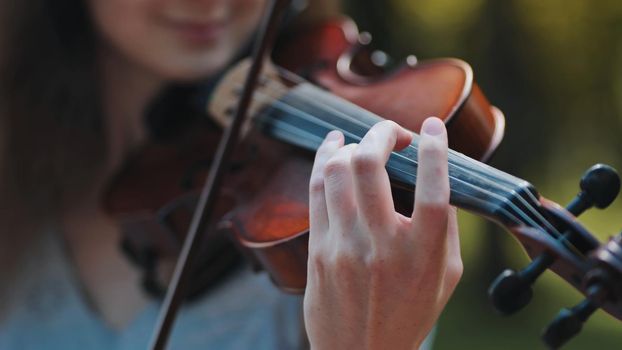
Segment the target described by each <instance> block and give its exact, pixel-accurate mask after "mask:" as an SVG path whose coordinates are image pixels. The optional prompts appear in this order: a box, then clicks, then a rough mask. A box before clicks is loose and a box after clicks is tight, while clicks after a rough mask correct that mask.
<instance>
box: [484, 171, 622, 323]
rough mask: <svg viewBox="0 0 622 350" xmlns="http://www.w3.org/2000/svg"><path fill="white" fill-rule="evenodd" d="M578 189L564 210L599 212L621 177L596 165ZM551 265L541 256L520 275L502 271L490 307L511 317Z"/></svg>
mask: <svg viewBox="0 0 622 350" xmlns="http://www.w3.org/2000/svg"><path fill="white" fill-rule="evenodd" d="M579 187H580V188H581V192H579V193H578V194H577V196H576V197H575V198H574V199H573V200H572V201H571V202H570V204H568V206H567V207H566V209H567V210H568V211H569V212H571V213H572V214H573V215H575V216H579V215H580V214H581V213H583V212H584V211H586V210H587V209H589V208H591V207H593V206H595V207H597V208H600V209H603V208H606V207H607V206H609V204H611V202H613V200H614V199H615V198H616V197H617V195H618V192H619V191H620V177H619V176H618V173H617V172H616V171H615V169H613V168H612V167H610V166H608V165H604V164H596V165H594V166H592V167H591V168H590V169H588V170H587V171H586V172H585V174H583V177H582V178H581V181H580V183H579ZM571 238H572V231H568V232H566V233H565V234H564V235H563V239H564V240H569V239H571ZM554 261H555V258H554V257H552V256H551V255H550V254H548V253H546V252H544V253H542V254H541V255H539V256H538V257H536V258H535V259H533V261H532V262H531V263H530V264H529V265H527V267H526V268H524V269H523V270H521V271H519V272H516V271H515V270H511V269H507V270H505V271H503V272H502V273H501V274H500V275H499V276H498V277H497V278H496V279H495V280H494V281H493V282H492V284H491V285H490V288H488V296H489V298H490V300H491V302H492V305H493V307H494V308H495V309H496V310H497V311H498V312H500V313H501V314H504V315H510V314H513V313H515V312H517V311H519V310H520V309H522V308H523V307H525V306H526V305H527V304H529V302H530V301H531V298H532V296H533V290H532V288H531V286H532V285H533V283H534V282H535V281H536V279H537V278H538V277H539V276H540V275H541V274H542V273H543V272H544V271H546V269H547V268H549V267H550V266H551V265H552V264H553V262H554Z"/></svg>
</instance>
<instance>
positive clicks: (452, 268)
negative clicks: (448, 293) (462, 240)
mask: <svg viewBox="0 0 622 350" xmlns="http://www.w3.org/2000/svg"><path fill="white" fill-rule="evenodd" d="M463 272H464V265H463V264H462V260H461V259H456V261H453V262H451V263H450V264H449V265H448V266H447V272H446V273H447V278H448V283H449V285H450V286H451V289H454V288H455V287H456V286H457V285H458V282H460V278H462V273H463Z"/></svg>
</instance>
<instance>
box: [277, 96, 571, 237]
mask: <svg viewBox="0 0 622 350" xmlns="http://www.w3.org/2000/svg"><path fill="white" fill-rule="evenodd" d="M277 92H278V91H277ZM265 95H267V97H269V98H270V99H271V101H277V102H278V103H281V104H282V103H284V102H282V101H278V99H276V98H274V96H271V95H269V94H265ZM303 102H306V101H303ZM322 107H323V108H330V107H329V106H326V104H322ZM290 108H293V109H294V114H296V112H301V111H300V110H299V108H296V107H294V106H290ZM333 112H337V113H338V114H344V113H343V112H341V111H339V110H334V111H333ZM302 113H305V114H307V115H308V113H306V112H302ZM309 116H310V117H312V118H314V119H316V120H317V119H318V118H317V117H316V116H312V115H309ZM301 117H304V115H302V116H301ZM345 117H346V118H347V119H350V122H351V123H357V124H359V126H360V124H361V121H360V120H359V119H353V118H352V117H351V116H349V115H347V114H345ZM307 119H309V118H307ZM378 121H379V120H378ZM374 122H375V121H374ZM324 123H326V122H324ZM328 124H329V128H334V127H335V126H334V125H332V124H330V123H328ZM363 126H364V128H365V129H369V127H371V125H366V124H363ZM344 131H345V130H344ZM348 136H349V137H350V138H353V139H354V140H356V139H357V138H359V136H358V135H352V134H351V133H350V135H348ZM411 146H412V145H411ZM414 149H415V150H416V147H414ZM393 154H396V155H398V156H401V155H399V153H395V152H394V153H393ZM402 157H403V156H402ZM407 160H408V161H410V162H413V163H414V164H415V166H416V164H417V162H416V161H413V160H410V159H407ZM449 165H450V167H452V165H454V164H452V163H450V164H449ZM455 166H457V165H455ZM458 169H461V168H460V167H458ZM470 175H472V176H477V177H480V179H481V180H484V181H485V182H488V183H489V184H491V185H494V186H496V187H501V188H502V189H503V187H502V186H500V185H499V184H497V183H495V182H491V181H490V180H488V179H486V178H485V177H484V178H482V177H481V176H480V175H478V174H477V173H471V174H470ZM452 178H453V177H452ZM504 189H505V190H506V191H507V192H510V193H511V194H512V195H516V191H515V190H512V189H508V188H504ZM480 190H481V189H480ZM486 192H488V193H489V194H490V191H486ZM501 198H503V201H504V202H506V204H509V205H510V206H512V207H514V208H515V210H517V211H518V213H519V214H520V215H521V217H523V218H524V220H525V221H526V222H528V223H529V224H531V225H532V226H536V227H538V228H540V229H543V230H544V228H543V227H542V226H541V225H540V224H536V223H535V222H534V221H533V220H532V219H531V218H530V217H529V216H528V215H527V214H526V213H524V211H523V210H522V209H519V208H517V207H516V206H515V205H514V203H512V202H511V201H510V202H508V200H507V199H506V198H507V197H504V196H502V197H501ZM514 198H518V199H519V201H521V202H523V205H525V207H526V208H527V209H528V210H530V212H531V213H532V214H533V215H534V216H535V217H536V218H538V220H539V221H541V222H542V223H544V224H545V225H546V226H549V229H550V230H551V231H552V233H554V234H556V235H559V233H558V232H556V229H555V228H554V227H553V226H552V225H550V223H549V222H548V221H547V220H545V219H544V218H543V217H542V216H541V215H540V214H539V213H538V212H537V211H536V210H535V208H533V207H532V206H531V205H530V204H529V203H527V202H526V201H525V199H524V198H523V197H522V196H518V197H514ZM547 224H548V225H547Z"/></svg>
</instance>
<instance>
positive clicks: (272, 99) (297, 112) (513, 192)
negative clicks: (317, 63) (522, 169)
mask: <svg viewBox="0 0 622 350" xmlns="http://www.w3.org/2000/svg"><path fill="white" fill-rule="evenodd" d="M268 82H269V83H270V84H271V85H273V86H274V85H277V87H278V88H274V87H270V88H271V89H272V90H273V91H276V92H277V93H279V94H281V95H283V94H287V93H289V92H290V91H289V90H285V89H283V88H282V87H281V86H280V85H279V84H278V83H275V82H271V81H269V80H268ZM259 91H261V90H259ZM261 94H263V95H265V96H266V97H268V98H269V99H270V102H274V103H271V104H273V105H274V104H277V105H280V106H287V107H288V108H289V109H290V111H289V113H290V114H293V115H298V117H301V118H305V119H307V120H310V118H309V117H311V118H313V119H315V120H316V121H321V122H322V123H324V124H325V125H324V126H325V127H327V128H328V129H333V128H335V125H333V124H331V123H328V122H326V121H323V120H321V119H319V118H318V117H316V116H313V115H310V114H309V113H306V112H304V111H301V110H300V109H299V108H297V107H295V106H292V105H290V104H288V103H286V102H283V101H280V99H278V98H276V97H275V96H273V95H271V94H268V93H264V92H261ZM303 102H304V103H309V104H313V103H315V104H316V105H317V106H318V107H319V106H321V108H324V109H332V110H333V111H332V112H333V113H332V114H333V115H334V114H335V112H336V113H337V114H341V115H343V116H344V117H345V118H343V117H342V119H347V120H349V121H350V123H355V124H358V126H362V127H363V128H364V129H366V130H368V129H369V128H370V127H371V126H372V125H373V124H372V125H368V124H364V123H362V121H361V120H359V119H357V118H353V117H352V116H350V115H348V114H346V113H343V112H342V111H340V110H337V109H334V108H331V107H330V106H328V105H327V104H320V103H317V102H316V101H311V100H309V101H303ZM292 109H293V111H292ZM301 113H302V114H301ZM305 115H308V116H309V117H306V116H305ZM380 120H382V119H378V120H374V121H373V122H377V121H380ZM343 131H344V132H347V133H348V136H349V137H350V138H352V139H354V140H359V141H360V139H361V137H360V136H358V135H356V134H353V133H351V132H348V131H346V130H343ZM415 135H416V134H415ZM416 138H417V137H416ZM415 141H416V140H414V141H413V142H415ZM408 147H411V148H412V149H413V150H414V151H416V150H417V147H415V146H414V145H412V144H411V145H409V146H408ZM452 153H454V154H452ZM392 154H393V155H396V156H397V157H401V158H404V159H405V160H406V162H410V163H413V164H414V166H415V167H416V166H417V161H415V160H413V159H410V158H407V157H405V156H403V155H401V154H399V153H397V152H393V153H392ZM456 154H457V155H458V156H462V157H455V155H456ZM452 156H453V157H452ZM451 158H454V159H451ZM456 158H463V159H456ZM450 159H451V160H453V161H454V162H450V163H449V166H450V167H452V168H455V169H459V170H461V171H462V172H464V171H467V172H469V175H471V176H475V177H478V178H479V179H480V180H482V181H484V182H485V183H488V184H489V185H492V187H497V188H501V189H502V190H504V191H505V192H508V193H509V194H510V195H512V196H514V198H517V199H518V200H519V201H521V202H522V204H523V205H524V206H525V207H526V208H527V209H528V210H529V211H530V212H531V214H532V215H534V216H535V217H536V218H537V219H538V221H540V222H541V223H543V224H544V225H545V226H548V228H549V230H550V231H551V232H552V233H553V234H556V235H560V233H559V232H557V230H556V229H555V228H554V227H553V226H552V225H551V224H550V223H549V222H548V220H546V219H545V218H544V217H542V215H541V214H540V213H539V212H538V211H537V210H536V209H535V208H534V207H533V206H532V205H531V204H530V203H528V202H527V201H526V200H525V199H524V198H523V197H522V196H520V195H517V191H516V190H515V189H512V188H510V187H508V186H504V185H502V184H499V183H497V182H495V181H492V180H490V179H489V178H487V177H484V176H482V174H481V172H482V171H481V169H478V171H474V170H473V169H469V168H471V167H468V168H466V167H465V166H460V165H459V164H454V163H457V160H462V161H463V160H468V161H469V162H471V163H472V164H477V165H482V164H483V163H480V162H477V161H475V160H473V159H471V158H469V157H466V156H464V155H461V154H460V153H457V152H451V153H450ZM463 163H464V162H463ZM389 167H390V165H389ZM393 169H394V170H398V171H400V172H402V173H404V171H402V170H401V169H397V168H393ZM490 169H494V168H492V167H490ZM495 170H496V169H495ZM500 173H501V174H505V173H503V172H500ZM510 176H511V175H510ZM450 178H451V179H453V180H454V181H458V182H461V183H463V184H465V185H468V186H470V187H473V188H474V189H478V190H480V191H484V193H486V194H487V195H489V196H492V197H495V198H497V199H498V200H501V201H502V202H505V204H507V205H509V206H510V207H512V208H513V209H514V210H516V211H517V212H518V213H519V215H520V216H521V217H522V218H523V220H524V222H525V223H529V224H531V225H532V226H534V227H538V228H540V229H542V230H544V228H543V227H542V225H541V224H538V223H536V222H535V221H533V220H532V219H531V217H530V216H529V215H528V214H526V213H525V212H524V211H523V210H522V209H520V208H519V207H517V206H516V205H515V204H514V203H513V202H512V201H511V200H509V199H508V198H507V197H506V196H500V195H498V194H496V193H493V192H491V191H489V190H486V189H484V188H479V187H477V186H475V185H474V184H471V183H468V182H465V181H463V180H461V179H459V178H455V177H452V176H450ZM512 178H514V177H512ZM514 179H517V178H514ZM503 180H505V181H503V182H508V181H507V179H503ZM454 192H455V189H454ZM527 193H528V195H529V196H530V197H532V199H533V200H536V199H535V197H534V196H533V194H532V193H531V192H530V191H527ZM468 197H471V198H473V199H474V197H473V196H468ZM497 209H502V210H504V209H503V208H502V207H501V206H499V207H498V208H497ZM504 211H505V210H504ZM506 212H507V211H506ZM545 231H546V230H545Z"/></svg>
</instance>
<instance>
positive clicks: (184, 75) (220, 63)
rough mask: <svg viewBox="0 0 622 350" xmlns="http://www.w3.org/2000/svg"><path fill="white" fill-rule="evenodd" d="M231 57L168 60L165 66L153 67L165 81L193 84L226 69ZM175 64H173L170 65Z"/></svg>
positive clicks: (227, 55)
mask: <svg viewBox="0 0 622 350" xmlns="http://www.w3.org/2000/svg"><path fill="white" fill-rule="evenodd" d="M232 57H233V55H232V54H229V53H226V54H221V55H217V56H215V55H213V54H212V55H209V57H205V56H203V57H192V58H191V59H187V58H183V59H179V60H170V61H168V62H167V64H163V65H160V66H159V67H154V68H155V70H156V72H157V73H159V74H160V75H161V76H162V77H163V78H164V79H165V80H170V81H178V82H194V81H199V80H203V79H207V78H209V77H211V76H214V75H215V74H217V73H218V72H219V71H221V70H222V69H224V68H225V67H227V65H228V63H229V62H230V61H231V60H232ZM171 62H175V64H171Z"/></svg>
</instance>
